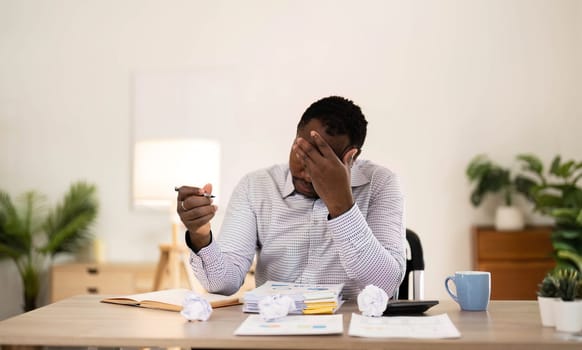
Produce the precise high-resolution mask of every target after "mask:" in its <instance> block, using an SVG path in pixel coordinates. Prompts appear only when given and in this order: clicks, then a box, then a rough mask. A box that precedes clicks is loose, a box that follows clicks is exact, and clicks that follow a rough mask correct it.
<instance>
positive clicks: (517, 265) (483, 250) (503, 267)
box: [472, 226, 555, 300]
mask: <svg viewBox="0 0 582 350" xmlns="http://www.w3.org/2000/svg"><path fill="white" fill-rule="evenodd" d="M551 231H552V228H551V227H548V226H531V227H526V228H525V229H523V230H521V231H512V232H499V231H496V230H495V229H494V228H493V227H483V226H478V227H473V237H472V240H473V268H474V269H475V270H481V271H489V272H491V299H498V300H500V299H501V300H532V299H536V297H537V296H536V291H537V288H538V287H537V285H538V284H539V283H540V282H541V280H542V279H543V277H544V276H545V275H546V273H548V272H549V271H550V270H551V269H552V268H554V266H555V262H554V260H553V258H552V253H553V249H552V243H551V240H550V236H551Z"/></svg>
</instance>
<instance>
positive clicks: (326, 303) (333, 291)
mask: <svg viewBox="0 0 582 350" xmlns="http://www.w3.org/2000/svg"><path fill="white" fill-rule="evenodd" d="M343 286H344V285H343V283H340V284H298V283H285V282H275V281H267V282H266V283H265V284H263V285H262V286H260V287H257V288H255V289H253V290H251V291H248V292H246V293H245V294H244V306H243V311H244V312H254V313H258V312H259V301H260V300H261V298H263V297H265V296H270V295H287V296H289V297H290V298H292V299H293V300H294V301H295V306H296V308H297V310H296V311H295V312H293V313H296V314H305V315H316V314H333V313H334V312H335V311H336V310H337V309H338V308H339V307H340V306H341V303H342V300H341V293H342V288H343Z"/></svg>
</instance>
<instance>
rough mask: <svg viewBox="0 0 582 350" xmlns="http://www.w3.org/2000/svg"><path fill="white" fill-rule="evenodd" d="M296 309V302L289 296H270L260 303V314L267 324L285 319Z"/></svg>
mask: <svg viewBox="0 0 582 350" xmlns="http://www.w3.org/2000/svg"><path fill="white" fill-rule="evenodd" d="M296 308H297V307H296V306H295V301H294V300H293V299H291V298H290V297H289V296H287V295H283V296H281V295H269V296H266V297H264V298H262V299H261V300H260V301H259V314H260V315H261V317H262V318H263V320H265V321H267V322H270V321H274V320H276V319H279V318H281V317H285V316H287V315H288V314H289V312H291V311H295V309H296Z"/></svg>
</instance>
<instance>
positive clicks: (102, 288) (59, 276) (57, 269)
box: [51, 264, 155, 302]
mask: <svg viewBox="0 0 582 350" xmlns="http://www.w3.org/2000/svg"><path fill="white" fill-rule="evenodd" d="M154 271H155V265H154V264H62V265H54V266H53V268H52V276H51V300H52V301H53V302H54V301H58V300H61V299H64V298H68V297H71V296H74V295H79V294H134V293H142V292H147V291H150V290H151V287H152V284H153V274H154Z"/></svg>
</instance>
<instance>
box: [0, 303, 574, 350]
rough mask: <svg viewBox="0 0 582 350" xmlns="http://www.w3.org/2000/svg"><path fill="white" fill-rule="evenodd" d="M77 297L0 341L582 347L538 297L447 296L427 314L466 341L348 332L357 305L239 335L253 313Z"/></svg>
mask: <svg viewBox="0 0 582 350" xmlns="http://www.w3.org/2000/svg"><path fill="white" fill-rule="evenodd" d="M102 298H103V296H95V295H92V296H77V297H73V298H70V299H66V300H62V301H60V302H57V303H54V304H51V305H48V306H45V307H42V308H39V309H36V310H34V311H31V312H28V313H24V314H21V315H18V316H15V317H12V318H10V319H7V320H4V321H0V344H5V345H16V344H21V345H47V346H97V347H113V346H115V347H162V348H167V347H182V348H222V349H227V348H228V349H234V348H239V349H388V348H389V349H417V348H428V347H429V346H430V349H431V350H438V349H447V350H450V349H462V348H463V349H464V348H470V349H472V350H478V349H493V348H511V349H570V348H572V349H574V348H576V349H580V348H582V342H580V341H573V340H567V339H566V338H565V335H564V334H560V333H558V332H556V331H555V330H554V329H553V328H544V327H542V326H541V322H540V318H539V311H538V306H537V302H535V301H492V302H491V304H490V306H489V310H488V311H487V312H467V311H464V312H463V311H459V308H458V306H457V305H456V304H455V303H453V302H452V301H444V302H441V303H440V304H439V305H437V306H435V307H433V308H431V309H430V310H429V311H428V312H427V314H431V315H436V314H441V313H447V314H448V315H449V317H450V318H451V320H452V321H453V323H454V324H455V325H456V326H457V328H458V329H459V331H460V332H461V338H460V339H435V340H419V339H376V338H357V337H350V336H348V335H347V333H348V329H349V322H350V317H351V313H352V312H354V311H356V306H355V305H353V304H351V305H350V304H349V303H346V304H344V305H343V306H342V307H341V309H340V312H341V313H342V314H344V333H343V334H342V335H324V336H261V337H259V336H235V335H233V332H234V330H235V329H236V328H237V327H238V326H239V325H240V323H241V322H242V321H243V320H244V319H245V318H246V317H247V316H248V315H247V314H244V313H243V312H242V311H241V310H242V307H241V306H240V305H238V306H231V307H226V308H220V309H215V310H214V312H213V314H212V316H211V318H210V320H209V321H208V322H187V321H186V320H185V319H184V318H183V317H182V316H181V315H180V314H179V313H177V312H171V311H161V310H150V309H143V308H137V307H130V306H125V305H113V304H104V303H100V302H99V300H101V299H102Z"/></svg>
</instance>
